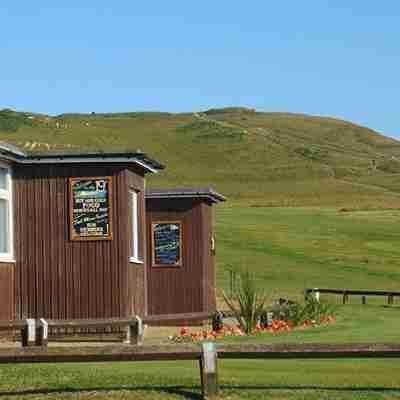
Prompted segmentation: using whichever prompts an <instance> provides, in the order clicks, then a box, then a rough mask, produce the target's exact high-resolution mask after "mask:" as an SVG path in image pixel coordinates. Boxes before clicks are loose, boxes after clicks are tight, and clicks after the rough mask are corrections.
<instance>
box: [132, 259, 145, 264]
mask: <svg viewBox="0 0 400 400" xmlns="http://www.w3.org/2000/svg"><path fill="white" fill-rule="evenodd" d="M129 262H131V263H134V264H144V261H143V260H139V259H138V258H135V257H129Z"/></svg>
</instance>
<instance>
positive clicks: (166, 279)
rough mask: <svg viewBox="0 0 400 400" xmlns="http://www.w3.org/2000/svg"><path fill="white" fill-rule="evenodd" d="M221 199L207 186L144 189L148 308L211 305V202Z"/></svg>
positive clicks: (166, 310) (184, 309)
mask: <svg viewBox="0 0 400 400" xmlns="http://www.w3.org/2000/svg"><path fill="white" fill-rule="evenodd" d="M220 201H225V198H224V197H223V196H222V195H220V194H219V193H217V192H215V191H214V190H212V189H210V188H207V189H172V190H171V189H168V190H156V189H153V190H148V191H146V229H147V254H148V257H147V260H148V261H147V283H148V285H147V287H148V302H149V307H148V312H149V314H156V315H159V314H174V313H190V312H211V311H215V261H214V258H215V240H214V233H213V211H212V205H213V204H215V203H218V202H220ZM170 237H172V240H171V239H169V238H170ZM171 243H175V245H174V246H173V247H174V249H171ZM164 248H167V250H166V251H164Z"/></svg>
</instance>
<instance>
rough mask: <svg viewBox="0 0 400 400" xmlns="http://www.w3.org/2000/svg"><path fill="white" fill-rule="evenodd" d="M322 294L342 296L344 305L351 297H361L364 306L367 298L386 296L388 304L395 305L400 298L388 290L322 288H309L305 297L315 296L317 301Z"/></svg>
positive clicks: (397, 293)
mask: <svg viewBox="0 0 400 400" xmlns="http://www.w3.org/2000/svg"><path fill="white" fill-rule="evenodd" d="M321 293H328V294H337V295H341V296H342V302H343V304H346V303H347V302H348V301H349V296H361V302H362V304H366V302H367V296H384V297H387V303H388V304H393V302H394V298H395V297H400V292H392V291H388V290H352V289H320V288H313V289H311V288H307V289H306V290H305V297H306V298H307V297H308V296H310V295H313V296H314V297H315V298H316V299H317V300H319V296H320V294H321Z"/></svg>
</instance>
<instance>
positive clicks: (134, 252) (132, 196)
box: [129, 190, 143, 263]
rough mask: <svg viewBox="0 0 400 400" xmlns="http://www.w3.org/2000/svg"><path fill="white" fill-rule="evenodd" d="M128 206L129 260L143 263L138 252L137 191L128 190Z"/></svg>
mask: <svg viewBox="0 0 400 400" xmlns="http://www.w3.org/2000/svg"><path fill="white" fill-rule="evenodd" d="M129 208H130V215H131V254H130V261H131V262H136V263H143V260H141V257H140V254H139V250H140V249H139V246H140V235H139V192H137V191H136V190H130V191H129Z"/></svg>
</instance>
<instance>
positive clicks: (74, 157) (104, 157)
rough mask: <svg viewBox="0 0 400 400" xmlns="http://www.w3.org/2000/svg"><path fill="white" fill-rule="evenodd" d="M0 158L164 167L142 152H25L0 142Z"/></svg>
mask: <svg viewBox="0 0 400 400" xmlns="http://www.w3.org/2000/svg"><path fill="white" fill-rule="evenodd" d="M0 159H6V160H9V161H14V162H17V163H19V164H26V165H32V164H83V163H84V164H96V163H97V164H98V163H102V164H103V163H114V164H115V163H128V164H129V163H132V164H134V165H136V166H138V167H140V168H141V169H143V170H144V171H145V172H152V173H157V172H158V171H160V170H162V169H164V168H165V167H164V166H163V165H162V164H160V163H159V162H158V161H156V160H153V159H151V158H149V157H148V156H147V155H146V154H144V153H142V152H139V151H138V152H119V153H79V154H74V153H63V154H61V153H48V154H26V153H24V152H23V151H21V150H20V149H18V148H17V147H15V146H12V145H9V144H8V143H3V142H0Z"/></svg>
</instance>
